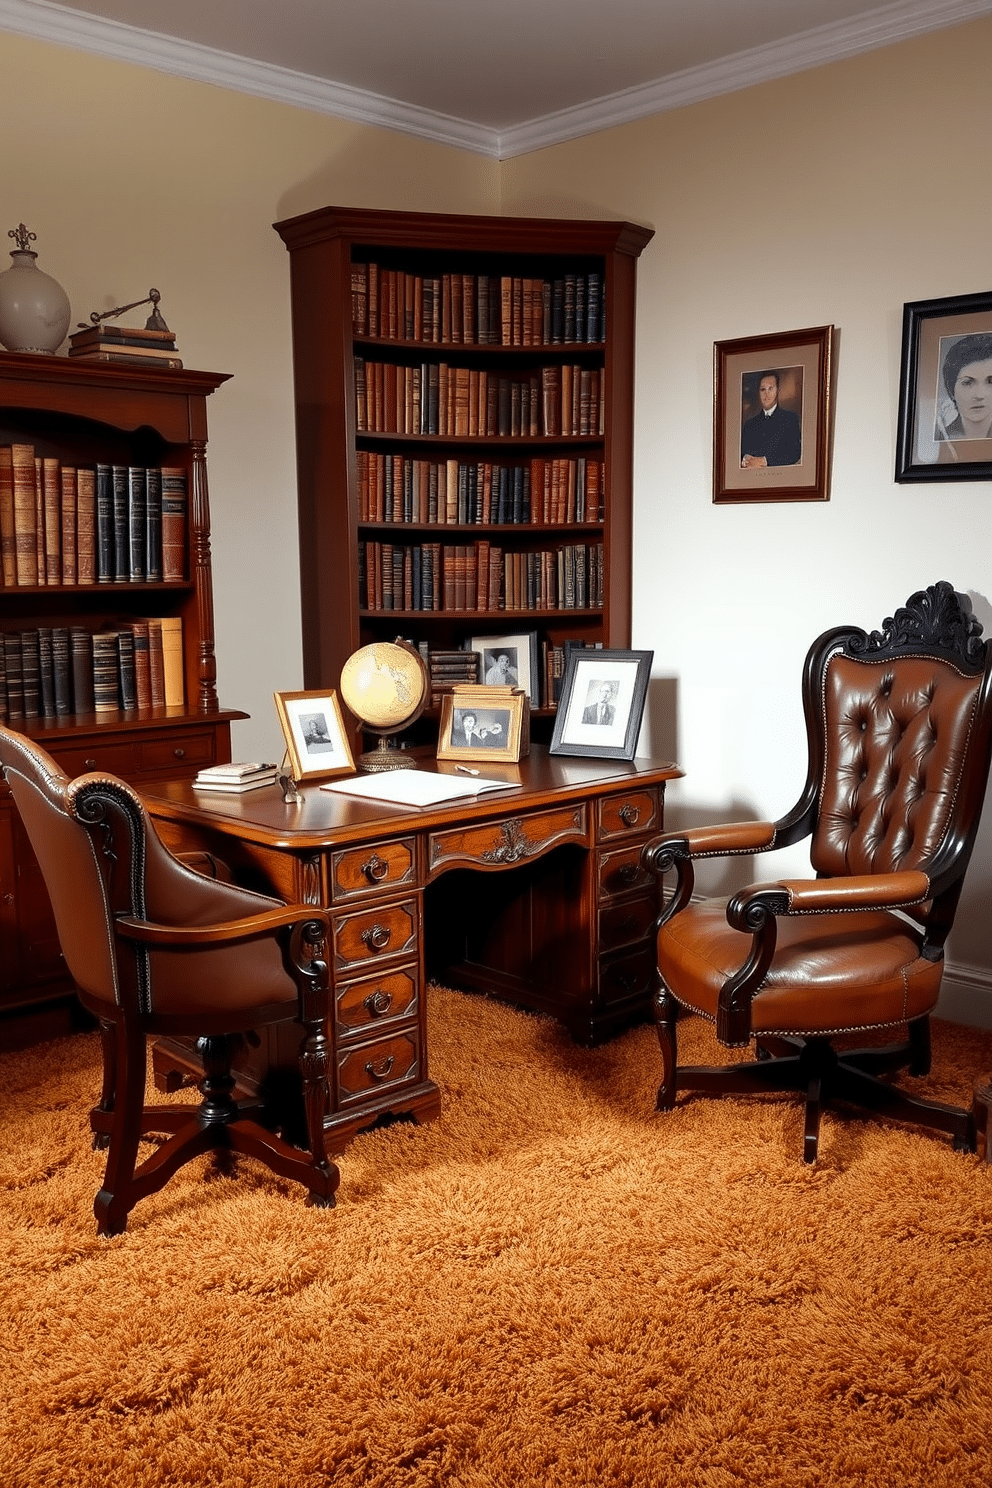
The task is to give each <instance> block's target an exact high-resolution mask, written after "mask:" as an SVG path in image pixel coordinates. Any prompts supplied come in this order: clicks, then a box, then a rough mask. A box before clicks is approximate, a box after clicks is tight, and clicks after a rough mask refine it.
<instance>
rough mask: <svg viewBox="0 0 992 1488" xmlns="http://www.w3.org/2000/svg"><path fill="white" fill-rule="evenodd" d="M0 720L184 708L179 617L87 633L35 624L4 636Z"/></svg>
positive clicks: (74, 627)
mask: <svg viewBox="0 0 992 1488" xmlns="http://www.w3.org/2000/svg"><path fill="white" fill-rule="evenodd" d="M0 641H2V644H0V718H2V719H4V720H6V721H8V722H11V723H16V722H18V721H20V720H22V719H30V718H54V719H58V718H70V717H73V716H78V715H80V714H91V713H110V712H116V711H118V710H120V709H123V710H126V711H131V710H135V709H149V708H159V707H182V705H183V702H184V699H185V687H184V682H183V635H182V620H181V619H180V618H179V617H177V616H167V617H165V618H163V619H154V620H134V621H129V622H128V623H127V624H123V625H120V626H119V627H117V628H107V629H104V630H98V631H90V630H87V628H86V627H85V626H83V625H70V626H64V625H53V626H38V627H37V628H36V629H30V630H10V631H4V632H3V634H2V637H0Z"/></svg>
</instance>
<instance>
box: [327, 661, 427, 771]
mask: <svg viewBox="0 0 992 1488" xmlns="http://www.w3.org/2000/svg"><path fill="white" fill-rule="evenodd" d="M339 685H340V688H341V696H342V697H343V698H344V701H345V704H346V705H347V707H348V709H349V710H350V711H351V712H352V713H353V714H354V715H355V717H356V718H357V720H358V722H359V723H360V724H362V725H363V727H364V728H366V729H367V730H368V732H369V733H370V734H376V735H378V739H379V743H378V745H377V746H376V748H375V749H367V750H366V751H365V753H364V754H360V755H359V756H358V759H357V761H356V763H355V768H356V769H357V770H358V772H359V774H362V775H365V774H367V775H375V774H381V773H382V772H383V771H385V770H416V769H418V768H419V767H418V765H417V761H416V760H415V759H412V758H411V757H410V755H409V754H408V753H407V751H406V750H405V749H397V748H396V746H395V744H393V743H392V742H391V740H392V739H393V738H395V736H396V735H397V734H399V733H402V731H403V730H404V729H407V728H409V727H410V725H411V724H413V723H416V721H417V719H418V718H419V717H420V715H421V713H423V711H424V709H425V707H426V706H427V703H428V701H429V700H430V695H431V681H430V673H429V672H428V670H427V663H426V662H425V661H424V658H423V657H422V656H421V654H420V652H419V651H418V650H417V648H416V646H411V645H410V643H409V641H404V640H403V639H402V638H401V637H400V636H397V637H396V640H395V641H372V642H371V644H370V645H368V646H360V647H359V649H358V650H357V651H354V652H353V653H352V654H351V656H349V657H348V659H347V661H346V662H345V664H344V666H343V667H342V669H341V680H340V684H339Z"/></svg>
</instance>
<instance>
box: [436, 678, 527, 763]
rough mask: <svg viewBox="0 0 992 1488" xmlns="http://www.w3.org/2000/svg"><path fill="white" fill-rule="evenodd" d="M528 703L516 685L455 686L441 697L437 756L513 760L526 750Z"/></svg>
mask: <svg viewBox="0 0 992 1488" xmlns="http://www.w3.org/2000/svg"><path fill="white" fill-rule="evenodd" d="M528 706H529V705H528V700H527V695H526V693H525V692H524V691H523V690H522V688H519V687H497V686H495V685H489V686H486V685H485V684H484V683H483V684H481V685H479V686H477V687H456V688H455V689H454V691H453V692H449V693H446V694H445V696H444V697H443V698H442V699H441V731H440V733H439V735H438V741H437V757H438V759H439V760H453V761H454V762H455V763H456V764H459V763H461V762H462V761H463V760H493V761H502V762H503V763H504V764H516V762H517V760H519V759H520V757H521V754H526V753H527V748H526V745H527V744H528V743H529V739H528V732H529V730H528V726H527V721H526V712H527V708H528Z"/></svg>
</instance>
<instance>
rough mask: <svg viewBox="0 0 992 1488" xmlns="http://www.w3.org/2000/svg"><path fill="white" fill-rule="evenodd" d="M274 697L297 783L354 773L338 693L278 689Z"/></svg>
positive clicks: (353, 763) (353, 762) (353, 764)
mask: <svg viewBox="0 0 992 1488" xmlns="http://www.w3.org/2000/svg"><path fill="white" fill-rule="evenodd" d="M273 696H274V697H275V703H276V712H277V713H278V715H279V722H280V724H281V725H282V731H283V736H284V737H285V740H286V752H287V754H288V755H289V760H290V764H291V766H292V770H293V779H294V780H295V781H296V782H297V783H299V782H300V781H303V780H330V779H331V778H332V777H333V776H335V775H351V774H353V773H354V770H355V761H354V759H353V757H352V753H351V747H350V745H349V744H348V736H347V734H346V733H345V729H344V720H343V719H342V716H341V706H340V704H339V702H338V697H337V693H336V692H332V691H324V692H277V693H274V694H273Z"/></svg>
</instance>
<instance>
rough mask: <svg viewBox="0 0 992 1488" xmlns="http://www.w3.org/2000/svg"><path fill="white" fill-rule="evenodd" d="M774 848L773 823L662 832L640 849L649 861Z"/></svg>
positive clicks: (752, 823) (753, 851) (670, 860)
mask: <svg viewBox="0 0 992 1488" xmlns="http://www.w3.org/2000/svg"><path fill="white" fill-rule="evenodd" d="M774 846H775V823H774V822H766V821H756V822H750V821H746V822H729V823H725V824H721V825H718V826H712V827H689V828H688V829H687V830H686V831H684V832H662V834H661V835H660V836H659V837H655V838H653V839H652V841H650V842H649V843H648V844H647V845H646V846H645V848H644V853H645V863H646V864H647V856H646V855H647V854H650V855H651V857H652V859H658V860H659V866H660V862H661V861H662V860H663V859H668V860H669V863H672V862H674V861H676V860H677V859H678V858H709V857H722V856H731V855H733V854H734V853H755V852H766V851H767V850H768V849H769V848H770V847H774Z"/></svg>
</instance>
